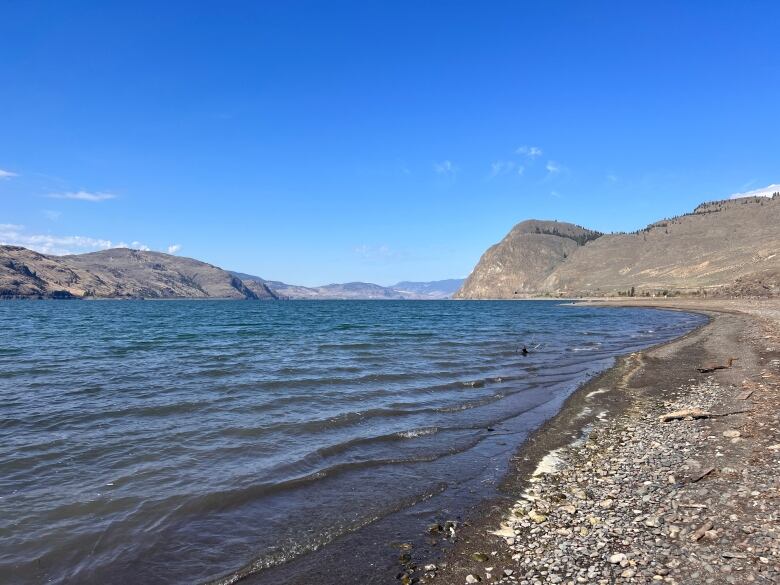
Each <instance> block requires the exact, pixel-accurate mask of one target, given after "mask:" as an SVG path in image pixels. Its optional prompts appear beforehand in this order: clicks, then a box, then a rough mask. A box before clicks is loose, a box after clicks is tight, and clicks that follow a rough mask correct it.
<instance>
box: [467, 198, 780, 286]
mask: <svg viewBox="0 0 780 585" xmlns="http://www.w3.org/2000/svg"><path fill="white" fill-rule="evenodd" d="M632 290H633V294H635V295H637V296H639V295H653V294H656V295H657V294H709V295H741V296H745V295H749V296H771V295H778V294H780V196H774V197H771V198H767V197H746V198H740V199H734V200H725V201H714V202H710V203H704V204H702V205H700V206H699V207H697V208H696V209H695V210H694V211H693V212H692V213H688V214H685V215H681V216H678V217H674V218H671V219H665V220H662V221H658V222H656V223H654V224H651V225H649V226H647V227H646V228H644V229H642V230H639V231H637V232H634V233H631V234H623V233H620V234H609V235H602V234H600V233H598V232H595V231H593V230H587V229H585V228H582V227H579V226H575V225H573V224H567V223H562V222H549V221H543V222H539V221H535V220H531V221H524V222H522V223H520V224H518V225H516V226H515V227H514V228H512V230H511V231H510V232H509V234H507V236H506V237H505V238H504V239H503V240H501V241H500V242H499V243H498V244H496V245H494V246H492V247H491V248H490V249H489V250H488V251H487V252H485V253H484V254H483V256H482V258H480V260H479V262H478V263H477V265H476V267H475V268H474V270H473V271H472V273H471V275H469V277H468V278H467V279H466V282H465V283H464V284H463V287H461V289H460V290H459V291H458V293H457V294H456V295H455V296H456V298H460V299H485V298H518V297H524V296H602V295H603V296H617V295H626V294H629V295H630V294H632V292H631V291H632Z"/></svg>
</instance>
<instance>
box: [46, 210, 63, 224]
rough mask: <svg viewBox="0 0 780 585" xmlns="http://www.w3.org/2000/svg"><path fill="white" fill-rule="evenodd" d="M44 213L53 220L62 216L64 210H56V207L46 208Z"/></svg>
mask: <svg viewBox="0 0 780 585" xmlns="http://www.w3.org/2000/svg"><path fill="white" fill-rule="evenodd" d="M43 215H45V216H46V219H50V220H51V221H57V220H58V219H59V218H60V217H62V212H61V211H55V210H54V209H44V210H43Z"/></svg>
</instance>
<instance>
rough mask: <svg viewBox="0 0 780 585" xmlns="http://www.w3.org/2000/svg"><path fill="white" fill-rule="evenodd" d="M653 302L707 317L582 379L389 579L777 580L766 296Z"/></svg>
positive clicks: (778, 469) (779, 537)
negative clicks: (471, 503)
mask: <svg viewBox="0 0 780 585" xmlns="http://www.w3.org/2000/svg"><path fill="white" fill-rule="evenodd" d="M661 306H665V307H667V308H680V309H687V310H697V311H701V312H706V313H708V314H709V315H710V316H711V317H712V320H711V322H710V323H709V324H708V325H706V326H705V327H703V328H702V329H700V330H698V331H696V332H694V333H692V334H690V335H688V336H686V337H685V338H682V339H680V340H677V341H675V342H673V343H671V344H667V345H665V346H661V347H657V348H654V349H650V350H647V351H643V352H640V353H636V354H632V355H631V356H628V357H627V358H624V359H622V360H621V361H620V363H619V364H617V365H616V366H615V367H614V368H612V369H611V370H610V371H609V372H607V373H606V374H604V375H602V376H600V377H599V378H597V379H595V380H594V381H592V382H591V383H590V384H589V385H587V386H586V387H585V388H583V389H581V390H580V391H579V392H578V393H577V394H576V395H575V396H574V397H572V399H571V400H570V401H569V403H568V404H567V406H566V407H565V408H564V409H563V411H562V412H561V413H560V414H559V415H558V416H557V417H556V418H555V419H553V420H552V421H551V422H550V423H549V424H548V425H546V426H545V427H544V428H543V429H541V430H540V431H539V432H538V433H537V434H536V436H535V437H534V438H533V439H532V440H531V441H530V442H529V443H528V444H527V445H526V446H524V448H523V449H522V451H521V452H520V454H519V455H518V456H517V458H516V461H515V469H514V472H513V473H511V474H510V476H509V477H508V478H507V480H506V482H505V488H506V491H507V493H508V494H510V495H512V496H513V497H511V498H508V499H507V500H505V501H500V502H493V503H491V504H489V505H487V506H486V507H485V509H483V510H479V511H478V512H476V513H475V514H473V515H472V517H471V518H470V519H468V520H467V522H466V523H464V524H463V525H462V526H458V527H457V528H456V529H455V528H453V527H449V529H448V532H449V534H447V536H448V537H449V538H450V539H452V538H453V537H454V539H455V540H456V543H455V545H454V547H453V549H452V550H451V551H449V552H448V553H447V554H445V555H444V557H443V558H441V559H435V560H433V562H426V561H425V560H424V559H415V560H416V561H418V564H417V565H411V570H409V566H410V565H409V562H408V559H402V562H406V565H407V570H405V571H402V572H401V573H399V576H398V578H399V579H400V581H401V582H404V583H414V582H420V583H439V584H462V583H477V582H483V583H491V582H492V583H513V584H514V583H517V584H522V585H541V584H547V583H554V584H557V583H564V584H567V585H568V584H577V583H592V584H599V585H601V584H603V585H607V584H612V583H655V582H658V583H670V584H675V583H677V584H684V583H697V584H698V583H714V584H720V583H733V584H743V583H780V303H777V302H776V301H755V302H753V301H721V302H710V303H702V302H699V303H680V302H676V303H675V304H674V306H672V304H671V303H670V302H667V303H662V304H661ZM730 358H733V359H731V365H730V366H729V365H728V364H729V360H730ZM700 370H701V371H700Z"/></svg>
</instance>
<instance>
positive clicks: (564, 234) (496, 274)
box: [455, 219, 601, 299]
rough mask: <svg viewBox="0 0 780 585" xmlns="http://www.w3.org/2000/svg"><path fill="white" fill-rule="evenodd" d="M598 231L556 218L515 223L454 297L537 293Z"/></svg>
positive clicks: (489, 297)
mask: <svg viewBox="0 0 780 585" xmlns="http://www.w3.org/2000/svg"><path fill="white" fill-rule="evenodd" d="M600 236H601V234H600V233H599V232H596V231H593V230H588V229H585V228H583V227H580V226H577V225H574V224H571V223H564V222H557V221H539V220H534V219H531V220H528V221H524V222H522V223H519V224H517V225H516V226H515V227H513V228H512V230H511V231H510V232H509V233H508V234H507V235H506V237H505V238H504V239H503V240H501V241H500V242H499V243H498V244H496V245H495V246H492V247H491V248H490V249H488V251H487V252H485V253H484V254H483V256H482V258H481V259H480V261H479V264H477V266H476V268H475V269H474V271H473V272H472V273H471V275H470V276H469V277H468V278H467V279H466V282H465V283H464V284H463V287H462V288H461V289H460V291H458V293H456V295H455V298H463V299H491V298H515V297H518V296H529V295H534V294H538V293H539V291H541V290H544V288H543V287H544V282H545V280H546V279H547V278H548V277H549V276H550V275H551V274H552V273H553V271H554V270H555V269H556V268H558V267H559V266H560V265H561V264H562V263H563V262H564V261H566V260H567V259H568V257H569V256H570V255H571V254H573V253H574V252H575V251H576V250H577V248H579V247H580V246H582V245H584V244H585V243H586V242H589V241H592V240H595V239H598V238H599V237H600Z"/></svg>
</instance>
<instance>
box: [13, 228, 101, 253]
mask: <svg viewBox="0 0 780 585" xmlns="http://www.w3.org/2000/svg"><path fill="white" fill-rule="evenodd" d="M0 244H2V245H6V246H24V247H25V248H30V249H31V250H35V251H36V252H41V253H42V254H55V255H63V254H77V253H80V252H94V251H96V250H107V249H108V248H111V247H112V245H111V240H103V239H100V238H90V237H86V236H57V235H52V234H31V233H28V232H27V231H26V230H25V228H24V226H22V225H15V224H0Z"/></svg>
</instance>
